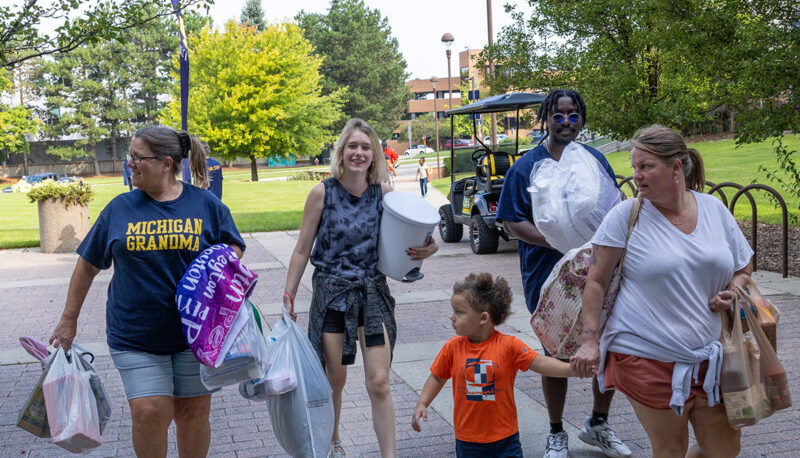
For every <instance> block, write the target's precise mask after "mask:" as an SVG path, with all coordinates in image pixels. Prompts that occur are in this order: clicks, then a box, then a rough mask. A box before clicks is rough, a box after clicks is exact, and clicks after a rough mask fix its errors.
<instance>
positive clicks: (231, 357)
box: [200, 304, 267, 390]
mask: <svg viewBox="0 0 800 458" xmlns="http://www.w3.org/2000/svg"><path fill="white" fill-rule="evenodd" d="M239 313H240V314H241V315H243V316H245V317H246V322H245V325H244V328H242V330H241V332H239V335H238V336H237V337H236V339H234V340H233V344H232V345H231V347H230V349H229V350H228V353H227V354H226V355H225V359H224V360H223V361H222V364H220V366H219V367H209V366H206V365H201V366H200V381H201V382H202V383H203V385H205V387H206V388H208V389H209V390H212V389H214V388H219V387H222V386H225V385H234V384H236V383H240V382H245V381H247V380H252V379H254V378H258V377H259V376H261V374H263V373H264V364H265V361H266V357H267V346H266V343H265V342H264V336H263V335H262V334H261V331H260V330H259V329H258V323H257V322H256V318H255V315H254V314H253V309H252V307H251V306H250V305H249V304H245V305H244V306H243V307H241V308H240V309H239Z"/></svg>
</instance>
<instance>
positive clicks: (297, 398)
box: [267, 309, 333, 457]
mask: <svg viewBox="0 0 800 458" xmlns="http://www.w3.org/2000/svg"><path fill="white" fill-rule="evenodd" d="M280 320H282V321H283V323H276V328H278V327H279V326H286V328H287V329H286V331H285V333H284V334H282V336H281V338H280V339H278V341H277V342H275V343H274V344H271V345H274V347H273V350H274V352H275V353H274V357H275V358H274V360H273V361H274V363H273V365H272V367H271V368H270V371H273V370H280V371H283V370H284V369H285V370H287V371H288V372H290V373H291V374H294V377H295V379H296V380H297V388H295V389H294V390H291V391H289V392H287V393H284V394H281V395H277V396H269V397H268V398H267V409H268V410H269V419H270V421H271V422H272V428H273V429H274V430H275V437H276V438H277V439H278V442H279V443H280V444H281V447H283V449H284V450H286V453H288V454H289V455H291V456H294V457H300V456H302V457H325V456H327V455H328V451H329V449H330V446H331V437H332V436H333V397H332V394H331V386H330V384H329V383H328V379H327V378H326V377H325V371H324V370H323V369H322V364H321V363H320V361H319V357H318V356H317V353H316V352H315V351H314V348H313V347H312V346H311V342H310V341H309V340H308V337H306V335H305V333H304V332H303V331H302V330H301V329H300V327H299V326H297V323H295V322H294V321H292V319H291V318H290V317H289V314H288V313H287V312H286V309H284V310H283V318H281V319H280ZM280 320H279V321H280ZM282 355H285V356H282ZM281 364H284V365H286V367H285V368H278V367H277V366H278V365H281Z"/></svg>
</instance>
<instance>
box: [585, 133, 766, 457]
mask: <svg viewBox="0 0 800 458" xmlns="http://www.w3.org/2000/svg"><path fill="white" fill-rule="evenodd" d="M632 144H633V149H632V150H631V165H632V166H633V170H634V175H633V179H634V182H635V183H636V186H637V188H638V190H639V195H640V197H641V198H643V205H642V209H641V212H640V214H639V220H638V222H637V224H636V226H635V227H634V230H633V232H632V234H631V237H630V240H629V242H628V247H627V253H626V255H625V263H624V267H623V271H622V282H621V286H620V291H619V294H618V296H617V299H616V302H615V304H614V310H613V312H612V314H611V316H610V317H609V319H608V322H607V323H606V325H605V328H604V329H603V331H602V335H598V334H597V329H598V323H599V318H600V310H601V307H602V300H603V296H604V294H605V291H606V289H607V288H608V285H609V283H610V281H611V278H612V276H613V272H614V269H615V267H616V266H617V264H618V263H619V260H620V257H621V255H622V251H623V248H624V247H625V236H626V233H627V220H628V215H629V214H630V208H631V207H630V205H631V201H630V200H629V201H625V202H623V203H621V204H619V205H617V206H616V207H615V208H614V209H612V210H611V212H609V214H608V215H607V216H606V218H605V220H604V221H603V223H602V224H601V225H600V228H599V229H598V230H597V233H596V234H595V236H594V237H593V239H592V243H593V249H594V256H595V259H594V263H593V265H592V267H591V268H590V270H589V274H588V278H587V281H586V287H585V289H584V291H583V329H584V331H583V332H584V334H583V345H582V346H581V348H580V349H579V350H578V352H577V354H576V355H575V356H573V357H572V361H571V362H572V366H573V370H575V372H576V373H577V374H578V375H580V376H584V377H585V376H588V375H590V373H591V366H592V365H594V364H596V365H597V367H599V368H600V371H599V374H598V381H599V383H600V386H601V387H602V388H603V389H611V388H613V389H617V390H620V391H622V392H623V393H624V394H625V395H626V396H627V397H628V400H629V401H630V403H631V405H632V406H633V409H634V411H635V412H636V416H637V417H638V419H639V421H640V422H641V424H642V426H643V427H644V429H645V431H646V432H647V435H648V436H649V438H650V443H651V445H652V453H653V456H657V457H666V456H669V457H672V456H681V457H683V456H687V457H689V456H692V457H700V456H726V457H727V456H731V457H732V456H736V455H737V454H738V453H739V446H740V441H741V434H740V431H739V430H736V429H733V428H731V427H730V425H729V424H728V420H727V415H726V413H725V408H724V406H723V405H721V404H720V395H719V372H720V367H721V365H722V352H721V346H720V344H719V341H718V340H719V336H720V331H721V319H720V314H719V312H722V311H725V310H727V309H729V308H730V307H731V304H732V303H733V300H734V297H735V295H734V293H733V292H732V290H733V289H734V286H735V285H739V286H744V285H745V284H746V282H747V279H748V277H749V275H750V273H751V272H752V262H751V258H752V255H753V250H752V249H750V246H749V245H748V243H747V240H746V239H745V238H744V235H743V234H742V232H741V230H740V229H739V227H738V226H737V225H736V221H735V220H734V219H733V216H732V215H731V214H730V212H729V211H728V210H727V208H725V206H724V205H723V204H722V203H721V202H720V201H719V200H718V199H716V198H715V197H713V196H709V195H707V194H702V191H703V186H704V184H705V177H704V172H703V160H702V158H701V157H700V154H699V153H698V152H697V151H696V150H694V149H692V148H687V147H686V144H685V143H684V141H683V138H682V137H681V136H680V134H679V133H678V132H676V131H674V130H673V129H670V128H667V127H664V126H661V125H658V124H656V125H652V126H650V127H647V128H644V129H641V130H639V131H638V132H637V133H636V135H635V136H634V139H633V141H632ZM689 422H691V424H692V428H693V430H694V433H695V437H696V438H697V443H696V444H694V445H692V447H691V448H690V447H689V430H688V423H689Z"/></svg>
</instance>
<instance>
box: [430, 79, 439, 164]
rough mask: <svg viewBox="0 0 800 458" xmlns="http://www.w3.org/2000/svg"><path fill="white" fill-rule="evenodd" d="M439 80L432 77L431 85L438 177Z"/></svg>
mask: <svg viewBox="0 0 800 458" xmlns="http://www.w3.org/2000/svg"><path fill="white" fill-rule="evenodd" d="M438 82H439V78H437V77H435V76H431V84H432V85H433V124H434V125H435V126H436V176H437V177H438V176H439V116H438V113H436V83H438Z"/></svg>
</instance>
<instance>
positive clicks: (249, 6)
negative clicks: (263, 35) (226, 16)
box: [239, 0, 267, 32]
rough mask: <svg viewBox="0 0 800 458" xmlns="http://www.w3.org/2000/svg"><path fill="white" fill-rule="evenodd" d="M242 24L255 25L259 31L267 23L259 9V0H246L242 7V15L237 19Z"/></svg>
mask: <svg viewBox="0 0 800 458" xmlns="http://www.w3.org/2000/svg"><path fill="white" fill-rule="evenodd" d="M239 22H241V23H242V24H247V25H249V26H251V27H255V28H256V30H258V31H259V32H261V31H262V30H264V27H266V26H267V23H266V22H265V21H264V11H263V10H262V9H261V0H247V3H245V4H244V8H242V17H241V18H240V19H239Z"/></svg>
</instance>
